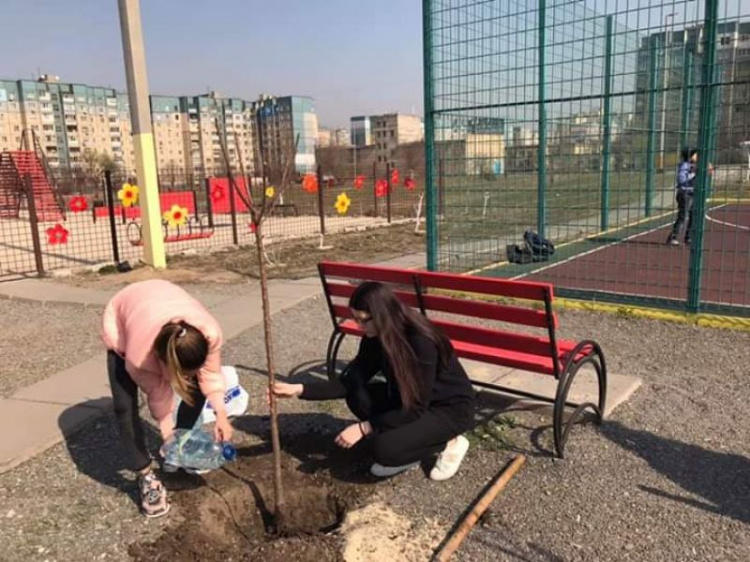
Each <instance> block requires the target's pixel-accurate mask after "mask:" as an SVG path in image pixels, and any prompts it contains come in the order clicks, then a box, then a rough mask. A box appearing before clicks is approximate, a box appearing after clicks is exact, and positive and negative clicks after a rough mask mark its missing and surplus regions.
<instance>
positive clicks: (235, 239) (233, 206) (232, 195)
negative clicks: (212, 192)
mask: <svg viewBox="0 0 750 562" xmlns="http://www.w3.org/2000/svg"><path fill="white" fill-rule="evenodd" d="M227 181H228V182H229V212H230V213H231V215H232V244H234V245H235V246H238V245H239V243H240V239H239V234H238V232H237V200H236V193H237V191H236V189H235V185H234V182H235V179H234V176H233V175H232V173H231V172H229V174H228V177H227Z"/></svg>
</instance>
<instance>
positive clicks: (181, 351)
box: [154, 322, 208, 406]
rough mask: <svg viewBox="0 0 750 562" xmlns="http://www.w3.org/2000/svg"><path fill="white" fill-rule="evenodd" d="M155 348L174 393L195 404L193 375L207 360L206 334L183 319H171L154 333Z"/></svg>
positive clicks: (192, 404) (195, 382)
mask: <svg viewBox="0 0 750 562" xmlns="http://www.w3.org/2000/svg"><path fill="white" fill-rule="evenodd" d="M154 351H155V352H156V354H157V356H158V357H159V359H161V360H162V361H163V362H164V364H166V366H167V370H168V371H169V374H170V376H171V380H170V383H171V384H172V387H173V388H174V390H175V392H177V394H178V395H179V396H180V398H182V400H183V401H184V402H186V403H187V404H189V405H190V406H194V405H195V398H194V396H195V392H196V389H197V388H198V384H197V381H196V380H195V377H194V376H192V375H193V373H194V372H195V371H197V370H198V369H200V368H201V367H202V366H203V364H204V363H205V362H206V357H207V356H208V340H206V337H205V336H204V335H203V334H202V333H201V332H200V331H199V330H198V329H197V328H194V327H193V326H191V325H190V324H187V323H186V322H177V323H172V322H170V323H169V324H165V325H164V326H163V327H162V329H161V331H160V332H159V334H158V335H157V336H156V340H154Z"/></svg>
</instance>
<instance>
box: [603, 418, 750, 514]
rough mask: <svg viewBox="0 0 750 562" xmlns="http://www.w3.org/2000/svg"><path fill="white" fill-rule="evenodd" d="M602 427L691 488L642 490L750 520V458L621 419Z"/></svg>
mask: <svg viewBox="0 0 750 562" xmlns="http://www.w3.org/2000/svg"><path fill="white" fill-rule="evenodd" d="M601 432H602V434H603V435H604V436H605V437H607V438H608V439H609V440H611V441H612V442H614V443H616V444H618V445H620V446H621V447H622V448H623V449H625V450H627V451H629V452H631V453H634V454H636V455H638V456H639V457H641V458H642V459H643V460H645V461H646V462H647V463H648V464H649V466H651V468H653V469H654V470H656V471H658V472H659V473H661V474H663V475H664V476H666V477H667V478H669V479H670V480H671V481H672V482H674V483H675V484H677V485H678V486H679V487H680V488H682V489H683V490H685V492H686V493H685V494H684V495H680V494H673V493H670V492H667V491H664V490H659V489H656V488H653V487H650V486H641V489H642V490H644V491H646V492H649V493H652V494H655V495H657V496H659V497H661V498H663V499H665V500H669V501H674V502H678V503H681V504H685V505H688V506H691V507H694V508H696V509H702V510H704V511H708V512H710V513H715V514H718V515H723V516H725V517H730V518H732V519H736V520H737V521H740V522H742V523H750V477H749V476H748V475H750V459H748V458H747V457H744V456H742V455H737V454H733V453H723V452H718V451H711V450H709V449H705V448H703V447H700V446H698V445H693V444H691V443H684V442H682V441H677V440H675V439H669V438H666V437H660V436H658V435H655V434H653V433H651V432H648V431H643V430H639V429H633V428H630V427H627V426H625V425H623V424H622V423H620V422H616V421H610V422H605V423H604V425H602V429H601ZM694 496H699V497H698V498H695V497H694Z"/></svg>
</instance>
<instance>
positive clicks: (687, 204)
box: [667, 148, 713, 246]
mask: <svg viewBox="0 0 750 562" xmlns="http://www.w3.org/2000/svg"><path fill="white" fill-rule="evenodd" d="M697 164H698V151H697V150H696V149H694V148H684V149H683V150H682V153H681V155H680V163H679V164H678V165H677V181H676V182H675V192H676V198H677V219H676V220H675V222H674V225H673V226H672V232H670V234H669V237H668V238H667V244H671V245H673V246H678V245H679V244H680V241H679V239H678V238H679V236H680V231H681V230H682V227H683V226H684V225H685V219H686V218H687V225H686V227H685V244H687V245H690V242H691V234H692V228H693V194H694V190H695V188H694V184H695V177H696V166H697ZM708 170H709V174H710V173H713V166H712V165H711V164H709V165H708Z"/></svg>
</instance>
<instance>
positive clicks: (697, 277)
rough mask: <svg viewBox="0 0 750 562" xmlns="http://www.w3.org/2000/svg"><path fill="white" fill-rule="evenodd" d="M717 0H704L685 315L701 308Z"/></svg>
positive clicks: (712, 133)
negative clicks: (699, 125)
mask: <svg viewBox="0 0 750 562" xmlns="http://www.w3.org/2000/svg"><path fill="white" fill-rule="evenodd" d="M718 4H719V0H706V3H705V12H704V13H705V22H704V28H705V35H704V49H703V57H704V58H703V80H702V81H701V82H702V83H701V91H702V95H701V109H700V115H701V127H700V141H699V143H698V147H699V152H698V154H699V158H700V160H699V162H698V177H697V178H696V179H697V181H696V184H695V195H694V196H693V233H692V234H693V236H692V244H691V246H690V270H689V273H688V294H687V310H688V312H693V313H695V312H698V311H699V310H700V306H701V278H702V277H703V238H704V233H705V232H704V228H705V224H706V196H707V194H708V188H709V181H710V179H709V175H708V164H709V163H710V162H711V160H712V158H713V153H714V148H715V143H716V113H717V103H716V102H717V99H718V91H719V86H718V84H717V82H718V80H717V77H716V73H715V71H714V66H715V64H716V39H717V27H718V24H717V20H718V11H719V6H718Z"/></svg>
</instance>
